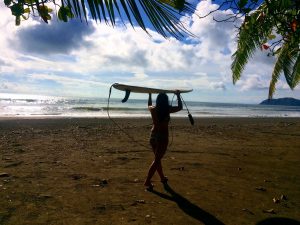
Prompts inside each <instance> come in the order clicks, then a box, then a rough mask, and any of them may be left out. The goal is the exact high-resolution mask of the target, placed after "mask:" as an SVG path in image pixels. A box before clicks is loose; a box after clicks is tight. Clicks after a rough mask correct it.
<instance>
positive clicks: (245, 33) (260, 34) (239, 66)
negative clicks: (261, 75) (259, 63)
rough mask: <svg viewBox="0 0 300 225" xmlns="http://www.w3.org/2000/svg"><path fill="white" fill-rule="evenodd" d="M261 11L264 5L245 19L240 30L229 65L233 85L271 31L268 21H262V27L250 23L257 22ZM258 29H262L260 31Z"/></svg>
mask: <svg viewBox="0 0 300 225" xmlns="http://www.w3.org/2000/svg"><path fill="white" fill-rule="evenodd" d="M263 10H265V5H264V4H262V5H261V7H260V8H259V9H257V10H256V11H255V12H254V13H252V14H251V15H250V16H249V17H248V18H247V19H245V20H244V22H243V25H242V26H241V28H240V32H239V36H238V45H237V50H236V51H235V52H234V53H233V55H232V60H233V61H232V64H231V71H232V79H233V83H234V84H235V83H236V81H237V80H239V79H240V77H241V74H242V72H243V70H244V68H245V66H246V64H247V62H248V60H249V59H250V58H251V57H252V56H253V54H254V52H255V50H256V49H257V48H259V47H261V44H262V42H263V41H264V39H266V37H267V36H268V35H269V34H270V32H271V31H272V24H270V23H269V21H263V25H261V26H257V24H256V23H253V22H251V21H257V19H258V18H259V15H260V14H261V13H262V12H263ZM260 27H263V28H264V29H260Z"/></svg>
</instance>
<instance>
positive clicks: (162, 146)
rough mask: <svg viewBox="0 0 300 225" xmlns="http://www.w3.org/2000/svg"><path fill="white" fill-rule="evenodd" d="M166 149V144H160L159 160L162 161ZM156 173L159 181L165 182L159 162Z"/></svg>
mask: <svg viewBox="0 0 300 225" xmlns="http://www.w3.org/2000/svg"><path fill="white" fill-rule="evenodd" d="M167 147H168V142H163V143H161V146H160V159H162V158H163V156H164V155H165V153H166V150H167ZM156 171H157V173H158V175H159V177H160V180H161V181H165V180H166V179H167V178H166V176H165V175H164V172H163V168H162V163H161V160H160V161H159V162H158V165H157V169H156Z"/></svg>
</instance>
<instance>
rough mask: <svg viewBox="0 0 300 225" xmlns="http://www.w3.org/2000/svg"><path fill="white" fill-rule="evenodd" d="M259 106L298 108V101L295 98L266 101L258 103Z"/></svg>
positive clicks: (299, 103) (299, 102) (299, 101)
mask: <svg viewBox="0 0 300 225" xmlns="http://www.w3.org/2000/svg"><path fill="white" fill-rule="evenodd" d="M260 105H288V106H300V100H299V99H295V98H278V99H266V100H264V101H262V102H261V103H260Z"/></svg>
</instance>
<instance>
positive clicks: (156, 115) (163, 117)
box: [144, 91, 182, 190]
mask: <svg viewBox="0 0 300 225" xmlns="http://www.w3.org/2000/svg"><path fill="white" fill-rule="evenodd" d="M175 94H176V96H177V102H178V104H177V106H170V105H169V98H168V95H167V94H166V93H160V94H158V96H157V98H156V105H155V106H154V105H152V96H151V93H150V94H149V98H148V109H149V111H150V113H151V117H152V122H153V125H152V129H151V135H150V145H151V147H152V150H153V153H154V160H153V162H152V163H151V165H150V168H149V171H148V175H147V178H146V180H145V183H144V185H145V186H146V188H147V190H152V189H153V186H154V185H153V184H152V183H151V178H152V177H153V175H154V173H155V172H156V171H157V173H158V175H159V176H160V179H161V182H162V183H166V182H167V181H168V178H167V177H166V176H165V175H164V173H163V169H162V164H161V159H162V158H163V156H164V154H165V153H166V150H167V147H168V143H169V121H170V113H175V112H178V111H180V110H182V101H181V97H180V92H179V91H177V92H176V93H175Z"/></svg>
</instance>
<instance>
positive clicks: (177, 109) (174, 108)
mask: <svg viewBox="0 0 300 225" xmlns="http://www.w3.org/2000/svg"><path fill="white" fill-rule="evenodd" d="M175 95H176V96H177V106H172V107H171V108H170V113H175V112H178V111H180V110H182V101H181V96H180V92H179V91H176V93H175Z"/></svg>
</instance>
